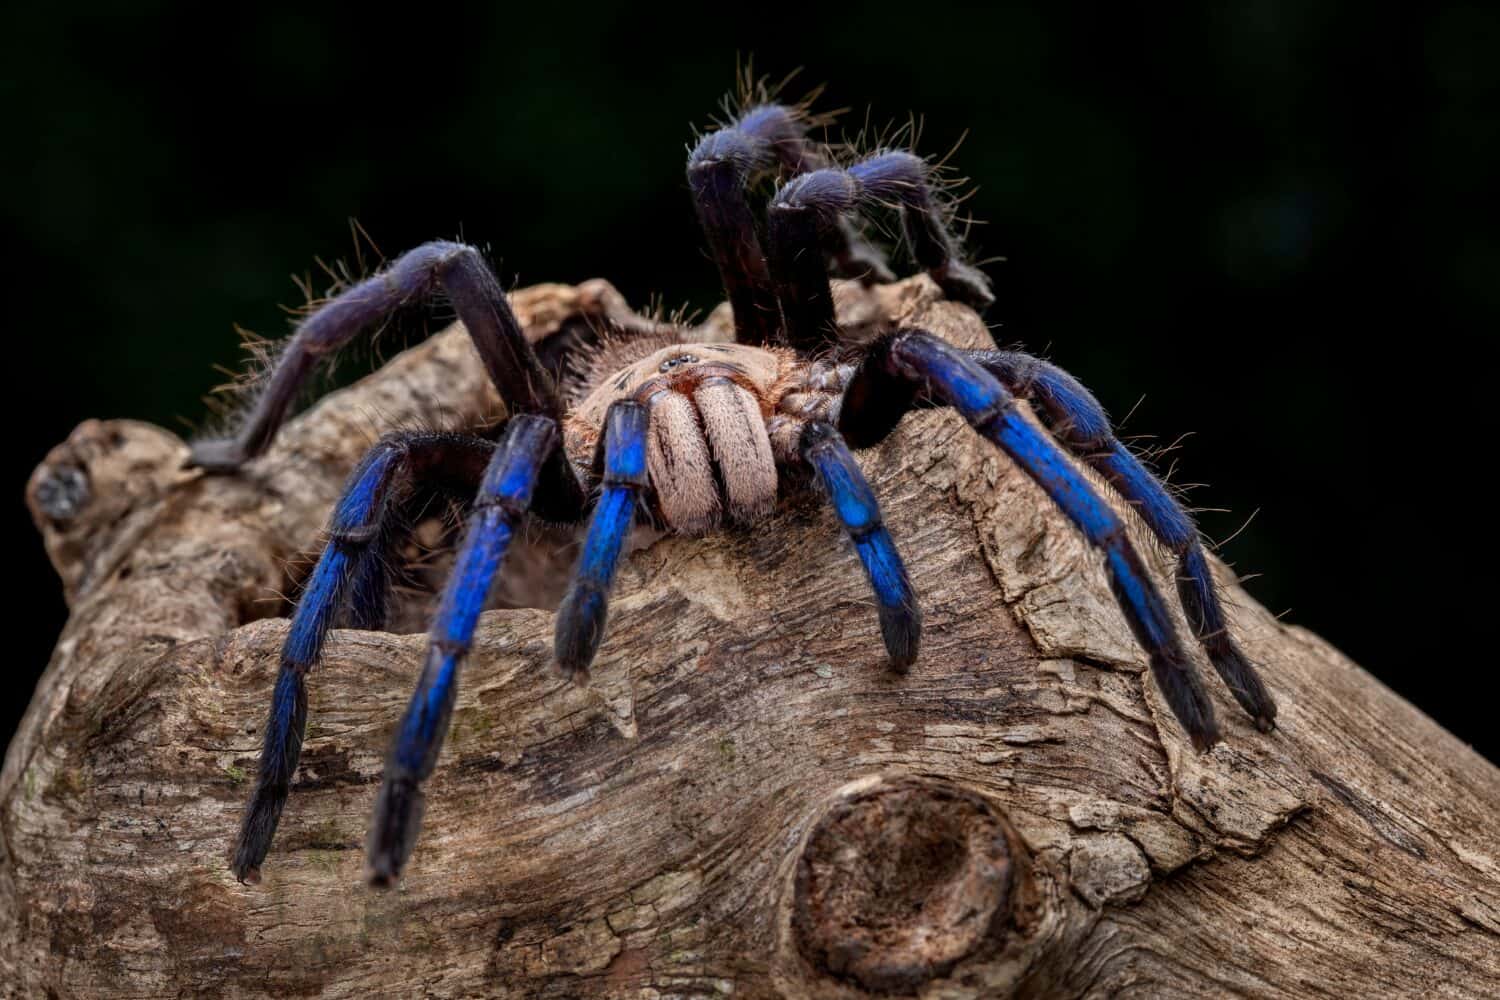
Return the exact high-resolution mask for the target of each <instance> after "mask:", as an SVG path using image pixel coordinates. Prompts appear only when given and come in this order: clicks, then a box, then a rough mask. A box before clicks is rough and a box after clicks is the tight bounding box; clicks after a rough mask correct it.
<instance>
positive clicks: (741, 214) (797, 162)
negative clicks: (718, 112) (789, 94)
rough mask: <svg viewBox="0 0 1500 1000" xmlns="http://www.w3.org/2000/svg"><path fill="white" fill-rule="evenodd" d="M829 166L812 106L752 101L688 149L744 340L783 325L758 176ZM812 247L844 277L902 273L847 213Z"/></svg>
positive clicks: (712, 247) (696, 193) (767, 337)
mask: <svg viewBox="0 0 1500 1000" xmlns="http://www.w3.org/2000/svg"><path fill="white" fill-rule="evenodd" d="M827 166H828V161H827V159H826V158H825V157H824V156H823V155H822V153H821V152H820V151H819V150H818V148H817V146H816V145H815V144H814V143H813V142H812V141H811V140H809V139H808V138H807V120H806V115H805V113H804V112H803V111H802V110H801V109H799V108H795V107H787V106H786V105H781V104H763V105H760V106H758V107H754V108H751V109H750V110H748V111H746V112H745V113H744V114H743V115H741V116H740V117H739V118H738V119H736V120H735V121H733V122H731V123H730V124H728V125H726V126H725V127H724V128H721V129H718V130H717V131H714V132H710V133H709V134H708V135H706V136H704V137H703V138H702V140H700V141H699V143H698V145H697V146H695V147H694V148H693V151H692V152H691V153H690V154H689V155H688V170H687V174H688V186H689V187H690V188H691V189H692V192H693V204H694V205H695V206H696V207H697V209H698V221H699V222H700V223H701V224H702V226H703V232H704V235H705V236H706V238H707V240H708V248H709V252H710V253H712V254H713V258H714V263H715V264H717V265H718V268H719V276H720V278H721V279H722V280H723V282H724V292H725V295H726V297H727V298H728V299H729V304H730V307H731V308H732V309H733V311H734V323H735V333H736V339H737V340H738V341H739V342H740V343H745V344H772V343H775V342H777V340H778V339H779V330H780V326H781V316H780V309H779V307H778V305H777V301H776V292H775V289H774V288H773V287H772V284H771V273H770V271H768V270H767V268H766V259H765V255H764V253H763V252H762V250H761V241H760V233H759V223H758V221H757V219H756V217H755V212H754V211H753V210H752V209H751V207H750V200H749V198H748V196H747V195H748V189H749V187H750V185H752V184H753V183H755V180H756V178H758V177H760V176H762V175H764V174H766V173H769V172H771V171H772V170H775V169H777V168H778V167H779V168H780V169H781V171H782V172H783V173H785V174H792V175H795V174H801V173H805V172H807V171H810V170H818V169H822V168H824V167H827ZM812 250H813V251H814V252H813V254H812V255H813V257H815V258H816V259H817V266H818V268H819V269H820V270H822V269H823V268H825V267H826V266H827V264H826V263H825V260H824V257H825V255H826V257H827V258H828V259H829V261H830V262H831V263H832V266H833V268H834V270H835V271H836V272H837V273H838V274H839V276H840V277H845V278H857V279H859V280H861V281H864V282H865V283H867V284H868V283H872V282H876V281H893V280H895V275H893V274H892V273H891V270H890V267H889V266H888V265H887V264H886V261H885V257H884V255H883V254H881V252H880V251H879V250H877V249H876V248H875V247H873V246H871V245H870V244H869V243H868V242H867V241H866V240H865V239H864V238H863V237H862V236H860V235H859V232H858V231H857V230H856V229H855V228H854V226H853V225H852V224H851V223H850V222H849V220H847V219H842V218H841V219H839V220H837V222H836V224H834V225H831V226H829V227H827V228H826V229H825V230H824V231H823V232H821V233H820V234H819V236H818V240H817V242H816V243H815V244H813V245H812Z"/></svg>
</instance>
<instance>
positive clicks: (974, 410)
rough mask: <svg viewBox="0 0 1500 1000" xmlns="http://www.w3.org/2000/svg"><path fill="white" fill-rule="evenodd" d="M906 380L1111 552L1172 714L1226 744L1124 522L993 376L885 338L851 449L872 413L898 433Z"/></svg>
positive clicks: (1118, 594) (848, 429)
mask: <svg viewBox="0 0 1500 1000" xmlns="http://www.w3.org/2000/svg"><path fill="white" fill-rule="evenodd" d="M903 382H905V383H910V384H915V385H917V386H920V387H923V388H926V389H927V390H928V391H929V392H931V393H932V394H933V396H935V397H936V398H937V400H938V401H940V402H941V403H942V404H943V405H947V406H951V407H953V408H954V409H955V410H957V411H958V412H959V413H960V414H961V415H962V416H963V417H964V419H965V420H967V421H968V422H969V424H970V425H971V426H973V427H974V429H975V430H977V431H978V432H979V433H980V434H982V435H983V436H984V437H985V438H987V439H989V440H990V441H991V442H993V443H994V444H996V445H997V446H999V447H1000V449H1001V450H1002V451H1004V452H1005V453H1006V454H1007V455H1008V456H1010V458H1011V460H1012V461H1014V462H1015V463H1016V464H1017V465H1018V466H1020V467H1021V468H1022V469H1023V470H1024V471H1025V472H1026V474H1027V475H1028V476H1030V477H1031V478H1032V480H1033V481H1035V482H1036V483H1037V485H1039V486H1040V487H1041V488H1042V489H1043V490H1044V491H1045V492H1046V493H1047V495H1048V496H1049V497H1051V498H1052V501H1053V502H1054V503H1056V504H1057V506H1058V507H1059V508H1060V509H1061V510H1062V511H1063V513H1064V514H1066V515H1067V516H1068V519H1069V520H1071V521H1072V522H1073V523H1074V524H1075V525H1077V526H1078V528H1079V530H1080V531H1082V532H1083V535H1084V537H1085V538H1087V539H1088V541H1089V542H1090V543H1092V544H1093V545H1094V546H1096V547H1097V548H1099V549H1100V550H1101V551H1102V552H1103V553H1104V559H1105V566H1106V567H1107V569H1108V572H1109V580H1110V589H1111V590H1112V591H1113V592H1114V595H1115V599H1116V600H1117V601H1118V602H1119V605H1120V608H1121V610H1122V611H1123V612H1124V613H1125V619H1126V621H1127V622H1128V623H1129V624H1130V628H1131V631H1132V632H1133V633H1134V634H1135V637H1136V641H1138V642H1139V643H1140V644H1141V646H1142V648H1143V649H1145V651H1146V654H1147V656H1148V658H1149V660H1150V663H1151V672H1152V674H1153V676H1154V677H1155V678H1156V683H1157V686H1158V687H1159V688H1160V690H1161V692H1162V694H1163V695H1164V696H1165V698H1166V700H1167V704H1168V705H1170V706H1171V708H1172V712H1173V714H1174V715H1176V717H1177V720H1178V722H1180V723H1181V724H1182V727H1183V729H1184V730H1186V731H1187V734H1188V737H1189V738H1190V739H1191V740H1192V742H1193V745H1194V746H1195V747H1197V748H1198V749H1199V750H1204V749H1207V748H1208V747H1209V746H1211V745H1213V744H1214V743H1216V742H1218V740H1219V732H1218V724H1217V723H1216V721H1215V719H1214V712H1213V706H1212V705H1211V704H1210V702H1209V700H1208V695H1207V693H1206V692H1205V691H1204V689H1203V685H1202V682H1201V681H1200V680H1199V679H1198V675H1197V673H1196V672H1195V671H1194V669H1193V666H1192V662H1191V661H1190V660H1189V659H1188V657H1187V655H1186V654H1185V653H1184V651H1183V649H1182V646H1181V644H1180V643H1179V642H1178V639H1177V635H1176V632H1175V630H1174V629H1173V627H1172V620H1171V618H1170V617H1169V616H1168V614H1167V609H1166V605H1165V604H1164V603H1163V602H1162V599H1161V595H1160V594H1159V593H1158V592H1157V590H1156V587H1155V585H1154V584H1153V583H1152V582H1151V577H1150V575H1149V573H1148V572H1147V570H1146V567H1145V564H1144V563H1143V562H1142V561H1141V558H1140V556H1139V554H1138V553H1137V552H1136V551H1135V547H1134V546H1133V545H1132V544H1131V543H1130V539H1129V536H1128V535H1127V533H1126V530H1125V524H1124V522H1123V521H1121V520H1120V518H1119V516H1118V515H1116V514H1115V512H1114V511H1113V510H1111V509H1110V508H1109V506H1108V505H1107V504H1105V503H1104V501H1103V500H1102V499H1100V497H1099V495H1098V494H1097V493H1095V492H1094V489H1093V487H1091V486H1090V485H1089V483H1088V480H1086V479H1085V478H1084V476H1083V474H1082V473H1080V472H1079V471H1078V470H1077V469H1075V468H1074V467H1073V466H1072V464H1071V463H1069V461H1068V459H1067V458H1066V456H1065V454H1064V453H1063V451H1062V449H1061V448H1060V447H1059V446H1058V444H1057V443H1056V442H1055V441H1054V440H1053V439H1052V438H1051V437H1050V436H1049V435H1048V434H1047V433H1046V432H1044V431H1042V430H1040V429H1038V428H1037V427H1035V426H1034V425H1032V424H1031V423H1029V422H1028V421H1027V420H1026V419H1025V418H1024V417H1022V416H1021V415H1020V414H1019V413H1018V412H1017V410H1016V408H1015V397H1014V396H1012V395H1011V394H1010V393H1009V392H1008V391H1007V390H1006V389H1005V387H1004V386H1003V385H1001V384H1000V382H999V380H998V379H996V378H995V376H994V375H992V374H990V373H989V372H988V371H986V370H985V369H984V367H983V366H981V365H980V364H979V363H978V362H976V361H974V360H972V359H971V358H969V357H968V356H966V355H965V353H964V352H962V351H960V350H959V349H958V348H955V347H953V346H951V345H949V344H946V343H944V342H943V341H941V340H939V339H938V338H937V337H934V336H933V335H932V334H930V333H927V332H925V331H921V330H901V331H897V332H896V333H895V334H892V335H890V336H887V337H885V338H882V339H881V340H880V341H877V342H876V344H875V345H873V346H872V348H871V350H870V352H869V353H868V354H867V355H866V360H865V362H864V363H863V364H862V365H861V367H860V369H859V371H858V372H857V373H856V375H855V378H854V381H853V383H852V384H851V385H850V387H849V390H848V391H847V392H846V393H845V396H844V399H843V402H842V405H841V409H840V414H839V430H840V431H842V432H843V433H844V435H845V437H846V438H847V439H849V440H850V441H851V442H853V441H856V440H859V441H862V442H864V443H866V444H868V443H873V442H872V441H871V440H870V434H869V433H864V434H860V433H858V431H859V428H860V427H861V425H862V424H863V423H864V422H865V420H866V417H867V416H868V417H869V418H870V424H871V425H872V426H875V427H879V426H884V425H886V424H888V423H889V426H894V423H893V422H890V421H889V416H890V412H889V405H890V401H891V400H895V401H900V400H902V399H906V400H908V401H910V400H911V398H912V396H911V388H910V385H907V386H902V385H901V383H903ZM888 390H894V391H888ZM867 411H868V413H867ZM888 429H889V427H887V430H888Z"/></svg>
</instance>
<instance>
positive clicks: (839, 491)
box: [799, 420, 922, 673]
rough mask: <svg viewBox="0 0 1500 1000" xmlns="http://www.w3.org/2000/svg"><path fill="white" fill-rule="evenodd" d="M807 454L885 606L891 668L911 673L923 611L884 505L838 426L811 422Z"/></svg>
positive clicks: (804, 440)
mask: <svg viewBox="0 0 1500 1000" xmlns="http://www.w3.org/2000/svg"><path fill="white" fill-rule="evenodd" d="M799 448H800V450H801V452H802V457H803V459H805V460H806V461H807V463H808V464H809V465H811V466H812V467H813V470H814V471H815V472H816V473H817V474H818V479H819V481H820V482H822V484H823V488H824V489H825V490H826V491H827V492H828V499H829V500H830V501H831V502H832V504H833V509H834V512H835V513H836V514H838V518H839V523H841V524H842V525H843V526H844V531H845V533H847V534H848V536H849V540H850V541H852V542H853V543H854V550H855V552H857V553H858V554H859V561H860V563H861V564H862V565H863V566H864V568H865V576H866V577H868V578H869V580H870V589H872V590H873V591H874V592H875V600H876V601H877V603H879V605H880V634H881V636H882V637H883V638H884V639H885V649H886V652H887V653H889V654H890V658H891V666H892V667H893V668H894V669H896V670H899V671H901V672H903V673H904V672H905V671H906V670H907V668H908V667H910V666H911V665H912V662H913V661H915V660H916V658H917V651H918V649H919V648H920V647H921V644H922V610H921V608H919V607H918V606H917V600H916V597H915V596H914V595H913V593H912V588H911V580H909V579H908V578H907V576H906V566H905V565H904V564H903V563H902V562H901V553H900V552H898V551H896V543H895V542H894V541H892V540H891V533H890V532H889V531H887V530H886V527H885V522H884V521H883V520H882V519H881V516H880V504H879V503H878V502H877V501H876V499H875V493H874V491H873V490H871V489H870V484H869V483H868V482H867V481H866V480H865V474H864V473H863V472H861V471H860V468H859V463H857V462H856V461H855V460H854V456H853V455H852V454H851V453H850V451H849V447H848V445H846V444H845V443H844V439H843V438H842V437H841V436H840V435H839V432H838V431H837V430H835V429H834V427H833V425H832V424H829V423H826V422H825V421H822V420H813V421H809V422H808V424H807V426H806V427H804V428H803V430H802V437H801V439H800V442H799Z"/></svg>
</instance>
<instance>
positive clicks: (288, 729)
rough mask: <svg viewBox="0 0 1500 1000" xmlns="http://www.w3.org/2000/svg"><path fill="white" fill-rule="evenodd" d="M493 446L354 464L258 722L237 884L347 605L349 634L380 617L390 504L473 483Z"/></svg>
mask: <svg viewBox="0 0 1500 1000" xmlns="http://www.w3.org/2000/svg"><path fill="white" fill-rule="evenodd" d="M493 449H494V445H493V444H491V443H490V442H488V441H483V440H480V439H478V438H472V437H467V436H464V435H458V434H398V435H392V436H390V437H388V438H385V439H383V440H382V441H380V442H379V443H378V444H376V445H375V446H374V447H373V448H371V449H370V451H369V452H368V453H367V454H366V455H365V457H364V458H363V459H362V460H361V461H360V463H359V465H358V466H357V467H356V468H355V470H354V472H353V473H352V474H351V475H350V477H349V483H348V485H347V486H346V487H345V489H344V494H343V497H342V498H341V499H340V500H339V503H338V506H337V507H336V508H335V509H334V513H333V517H332V521H331V525H330V528H329V539H328V544H327V545H326V546H325V547H324V549H323V554H322V556H321V557H320V558H319V559H318V563H317V565H316V567H314V569H313V572H312V575H311V576H310V577H309V578H308V582H307V585H306V587H305V588H304V590H303V592H302V597H301V599H300V600H299V601H298V602H297V610H296V612H295V614H294V615H293V617H292V627H291V631H290V632H289V633H288V634H287V638H286V642H285V643H284V644H283V646H282V650H281V668H280V670H279V672H278V674H277V678H276V688H275V693H274V694H273V695H272V698H271V710H270V714H269V717H268V719H267V721H266V728H265V736H264V742H263V744H262V748H261V754H260V766H259V770H258V773H257V775H256V779H255V787H254V789H253V790H252V792H251V795H250V800H249V802H248V803H247V804H246V807H245V814H244V818H243V820H242V822H241V825H240V833H239V837H238V839H237V841H236V844H235V850H234V857H233V859H232V862H231V868H232V869H233V871H234V874H235V877H236V878H238V879H239V880H240V881H241V882H252V883H253V882H257V881H259V878H260V865H261V863H262V862H263V861H264V860H265V857H266V853H267V851H268V850H269V849H270V845H271V839H272V837H273V836H274V834H275V832H276V826H277V823H278V821H279V820H280V818H281V812H282V809H283V807H284V806H285V805H286V798H287V792H288V790H289V788H290V786H291V781H292V776H293V775H294V774H295V773H296V771H297V761H298V758H299V757H300V756H301V752H302V737H303V734H304V733H305V732H306V729H307V687H306V681H305V678H306V675H307V672H308V671H309V670H311V669H312V667H313V666H314V665H315V664H316V663H317V662H318V659H319V657H320V656H321V655H322V651H323V643H324V641H325V640H326V639H327V637H328V632H329V630H330V629H332V628H333V626H334V623H335V621H336V620H337V618H338V616H339V614H340V613H341V612H342V611H343V610H344V609H345V607H346V606H347V607H348V609H349V612H350V614H349V617H350V619H351V624H352V625H354V626H355V627H356V628H368V627H376V626H377V625H378V624H379V623H380V621H382V620H383V619H384V614H385V599H386V594H385V586H386V575H385V561H386V557H387V556H388V554H389V552H390V548H389V546H390V544H391V543H392V542H393V541H394V540H395V539H396V538H398V537H399V536H400V534H401V532H400V531H399V529H398V527H397V526H395V525H393V524H392V523H391V522H392V521H393V520H399V518H396V517H394V516H393V514H394V512H395V508H396V507H398V506H399V503H398V502H396V496H397V494H399V493H400V492H401V489H402V487H404V486H405V485H407V484H409V483H410V482H411V480H412V479H413V477H414V475H415V474H416V472H420V473H421V474H424V475H427V476H429V477H431V478H432V479H433V480H434V481H435V482H438V481H441V480H442V479H443V478H449V479H457V480H460V481H462V480H465V479H467V480H468V481H469V482H471V483H472V482H478V480H479V474H480V472H481V471H482V470H483V468H484V463H485V462H486V461H487V460H488V458H489V454H490V452H491V451H492V450H493Z"/></svg>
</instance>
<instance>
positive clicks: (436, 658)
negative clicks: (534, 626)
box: [367, 414, 558, 886]
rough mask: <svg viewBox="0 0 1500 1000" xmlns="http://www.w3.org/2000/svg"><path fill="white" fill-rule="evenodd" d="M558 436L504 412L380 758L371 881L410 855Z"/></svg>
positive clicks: (378, 881)
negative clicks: (469, 671)
mask: <svg viewBox="0 0 1500 1000" xmlns="http://www.w3.org/2000/svg"><path fill="white" fill-rule="evenodd" d="M557 440H558V430H557V423H556V422H555V421H553V420H552V419H551V418H550V417H544V416H537V415H533V414H522V415H519V416H516V417H512V418H511V420H510V422H509V423H508V424H507V425H506V428H505V433H504V435H503V436H502V437H501V439H500V442H499V444H497V445H496V446H495V453H494V457H493V458H491V459H490V463H489V467H488V468H487V469H486V470H485V473H484V480H483V482H482V483H481V485H480V487H479V493H478V495H477V496H476V497H475V499H474V503H473V506H472V507H471V508H470V511H469V515H468V519H467V523H466V526H465V528H464V537H463V541H462V543H461V544H460V545H459V549H458V555H457V556H456V558H455V559H454V562H453V571H452V573H451V574H450V575H449V577H448V582H447V585H446V586H445V587H444V588H443V596H442V598H441V600H440V601H439V603H438V609H437V613H436V614H435V615H434V616H433V621H432V627H431V629H430V630H429V633H428V635H429V637H430V641H429V643H428V647H427V662H426V664H425V666H424V667H423V668H422V676H421V678H420V679H419V680H418V681H417V688H416V691H415V692H413V694H412V697H411V702H410V703H409V704H408V705H407V708H406V712H405V714H404V715H402V717H401V722H400V724H399V725H398V726H397V728H396V736H395V740H394V742H393V744H392V746H391V751H390V755H389V757H388V758H387V760H386V766H385V776H384V778H383V779H382V781H381V785H380V792H379V795H378V796H377V798H376V801H375V817H374V820H373V822H372V824H371V827H370V840H369V846H368V869H367V875H368V878H369V882H370V884H371V885H377V886H389V885H393V884H394V883H395V882H396V880H397V879H398V878H400V876H401V869H402V867H403V866H404V865H405V864H406V860H407V858H409V857H410V856H411V850H412V846H413V845H414V844H415V843H416V838H417V832H418V830H419V829H420V828H421V823H422V810H423V797H422V788H421V785H422V782H423V781H424V780H426V779H427V777H428V776H429V775H431V774H432V770H433V766H434V765H435V764H436V762H437V756H438V751H439V750H440V749H441V748H442V743H443V737H444V736H446V735H447V732H448V720H449V717H450V716H451V714H452V712H453V702H454V699H455V698H456V697H457V695H458V670H459V666H460V665H461V664H462V663H463V660H464V657H465V656H466V655H467V654H468V652H469V646H470V643H471V642H472V641H473V637H474V627H475V625H476V623H477V622H478V621H479V613H480V611H481V610H483V608H484V604H485V601H486V599H487V598H488V597H489V593H490V589H491V585H492V584H493V583H494V580H495V575H496V574H497V573H498V572H499V570H500V564H501V563H502V562H503V561H504V559H505V553H506V550H507V549H508V548H509V547H510V543H511V539H512V538H513V537H514V536H515V532H516V529H517V527H518V526H519V525H520V523H521V521H522V519H523V518H524V517H525V516H526V512H527V509H528V508H529V507H530V505H531V499H532V494H533V492H534V491H535V489H536V486H537V482H538V480H539V479H540V478H541V477H542V473H543V469H544V467H545V465H546V463H547V460H548V458H549V456H550V455H551V454H552V452H553V451H554V450H555V449H556V446H557Z"/></svg>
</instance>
